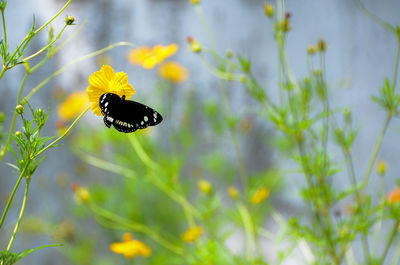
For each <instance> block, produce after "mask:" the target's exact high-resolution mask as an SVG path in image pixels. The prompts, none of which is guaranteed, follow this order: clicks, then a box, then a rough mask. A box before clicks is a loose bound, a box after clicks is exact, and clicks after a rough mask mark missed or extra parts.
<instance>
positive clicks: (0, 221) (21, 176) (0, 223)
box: [0, 167, 26, 228]
mask: <svg viewBox="0 0 400 265" xmlns="http://www.w3.org/2000/svg"><path fill="white" fill-rule="evenodd" d="M25 169H26V167H25V168H24V169H23V170H22V172H21V174H20V175H19V178H18V180H17V183H15V186H14V188H13V190H12V192H11V195H10V197H9V198H8V201H7V204H6V208H4V212H3V214H2V216H1V219H0V228H1V226H2V225H3V223H4V220H5V219H6V216H7V212H8V209H9V208H10V205H11V203H12V201H13V199H14V195H15V192H16V191H17V189H18V187H19V184H20V182H21V180H22V178H23V177H24V174H25Z"/></svg>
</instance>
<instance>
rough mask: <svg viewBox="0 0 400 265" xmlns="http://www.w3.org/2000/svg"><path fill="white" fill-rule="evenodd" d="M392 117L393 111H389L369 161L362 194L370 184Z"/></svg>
mask: <svg viewBox="0 0 400 265" xmlns="http://www.w3.org/2000/svg"><path fill="white" fill-rule="evenodd" d="M391 118H392V115H391V113H388V115H387V117H386V121H385V125H384V126H383V129H382V132H381V134H380V136H379V139H378V142H377V143H376V146H375V150H374V153H373V154H372V157H371V160H370V163H369V167H368V171H367V174H366V176H365V180H364V184H363V188H362V192H361V194H363V193H364V191H365V188H366V187H367V185H368V181H369V177H370V175H371V172H372V168H373V166H374V164H375V160H376V156H377V155H378V152H379V149H380V147H381V144H382V140H383V137H384V136H385V133H386V130H387V128H388V126H389V122H390V120H391Z"/></svg>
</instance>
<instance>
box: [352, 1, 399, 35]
mask: <svg viewBox="0 0 400 265" xmlns="http://www.w3.org/2000/svg"><path fill="white" fill-rule="evenodd" d="M354 2H355V3H356V5H357V6H358V7H359V8H360V9H361V11H362V12H364V13H365V14H366V15H367V16H368V17H370V18H371V19H373V20H375V21H376V22H377V23H379V24H381V25H382V26H384V27H385V28H387V29H389V30H390V31H392V32H393V33H395V34H396V30H395V29H394V27H393V26H392V25H390V24H389V23H387V22H386V21H384V20H383V19H381V18H380V17H378V16H377V15H375V14H374V13H371V12H369V11H368V10H367V9H366V8H365V7H364V5H363V4H362V3H361V1H360V0H354Z"/></svg>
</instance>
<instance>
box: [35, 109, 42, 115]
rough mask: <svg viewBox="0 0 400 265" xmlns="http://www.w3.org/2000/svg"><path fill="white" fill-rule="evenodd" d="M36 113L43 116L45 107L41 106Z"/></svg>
mask: <svg viewBox="0 0 400 265" xmlns="http://www.w3.org/2000/svg"><path fill="white" fill-rule="evenodd" d="M36 115H38V116H40V117H41V116H43V109H41V108H38V109H37V110H36Z"/></svg>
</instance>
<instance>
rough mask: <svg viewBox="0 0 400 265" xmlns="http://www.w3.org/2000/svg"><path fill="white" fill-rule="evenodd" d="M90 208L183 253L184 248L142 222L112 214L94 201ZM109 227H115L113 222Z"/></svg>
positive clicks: (179, 253) (175, 251) (106, 217)
mask: <svg viewBox="0 0 400 265" xmlns="http://www.w3.org/2000/svg"><path fill="white" fill-rule="evenodd" d="M90 208H91V209H92V210H93V212H94V213H96V214H98V215H100V216H102V217H103V218H105V219H109V220H110V221H112V222H115V223H117V224H118V225H121V226H123V227H125V228H127V229H130V230H131V231H133V232H139V233H143V234H145V235H147V236H149V237H150V238H151V239H153V240H154V241H155V242H157V243H158V244H160V245H161V246H163V247H165V248H166V249H168V250H170V251H172V252H174V253H175V254H177V255H183V254H184V250H183V249H182V248H181V247H179V246H176V245H174V244H173V243H171V242H169V241H168V240H167V239H165V238H163V237H162V236H161V235H159V234H158V233H157V232H155V230H154V229H151V228H149V227H147V226H145V225H143V224H140V223H137V222H133V221H131V220H127V219H125V218H123V217H121V216H118V215H116V214H114V213H113V212H110V211H108V210H106V209H103V208H101V207H99V206H97V205H96V204H94V203H91V204H90ZM109 227H110V228H114V229H115V224H114V223H111V225H109Z"/></svg>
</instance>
